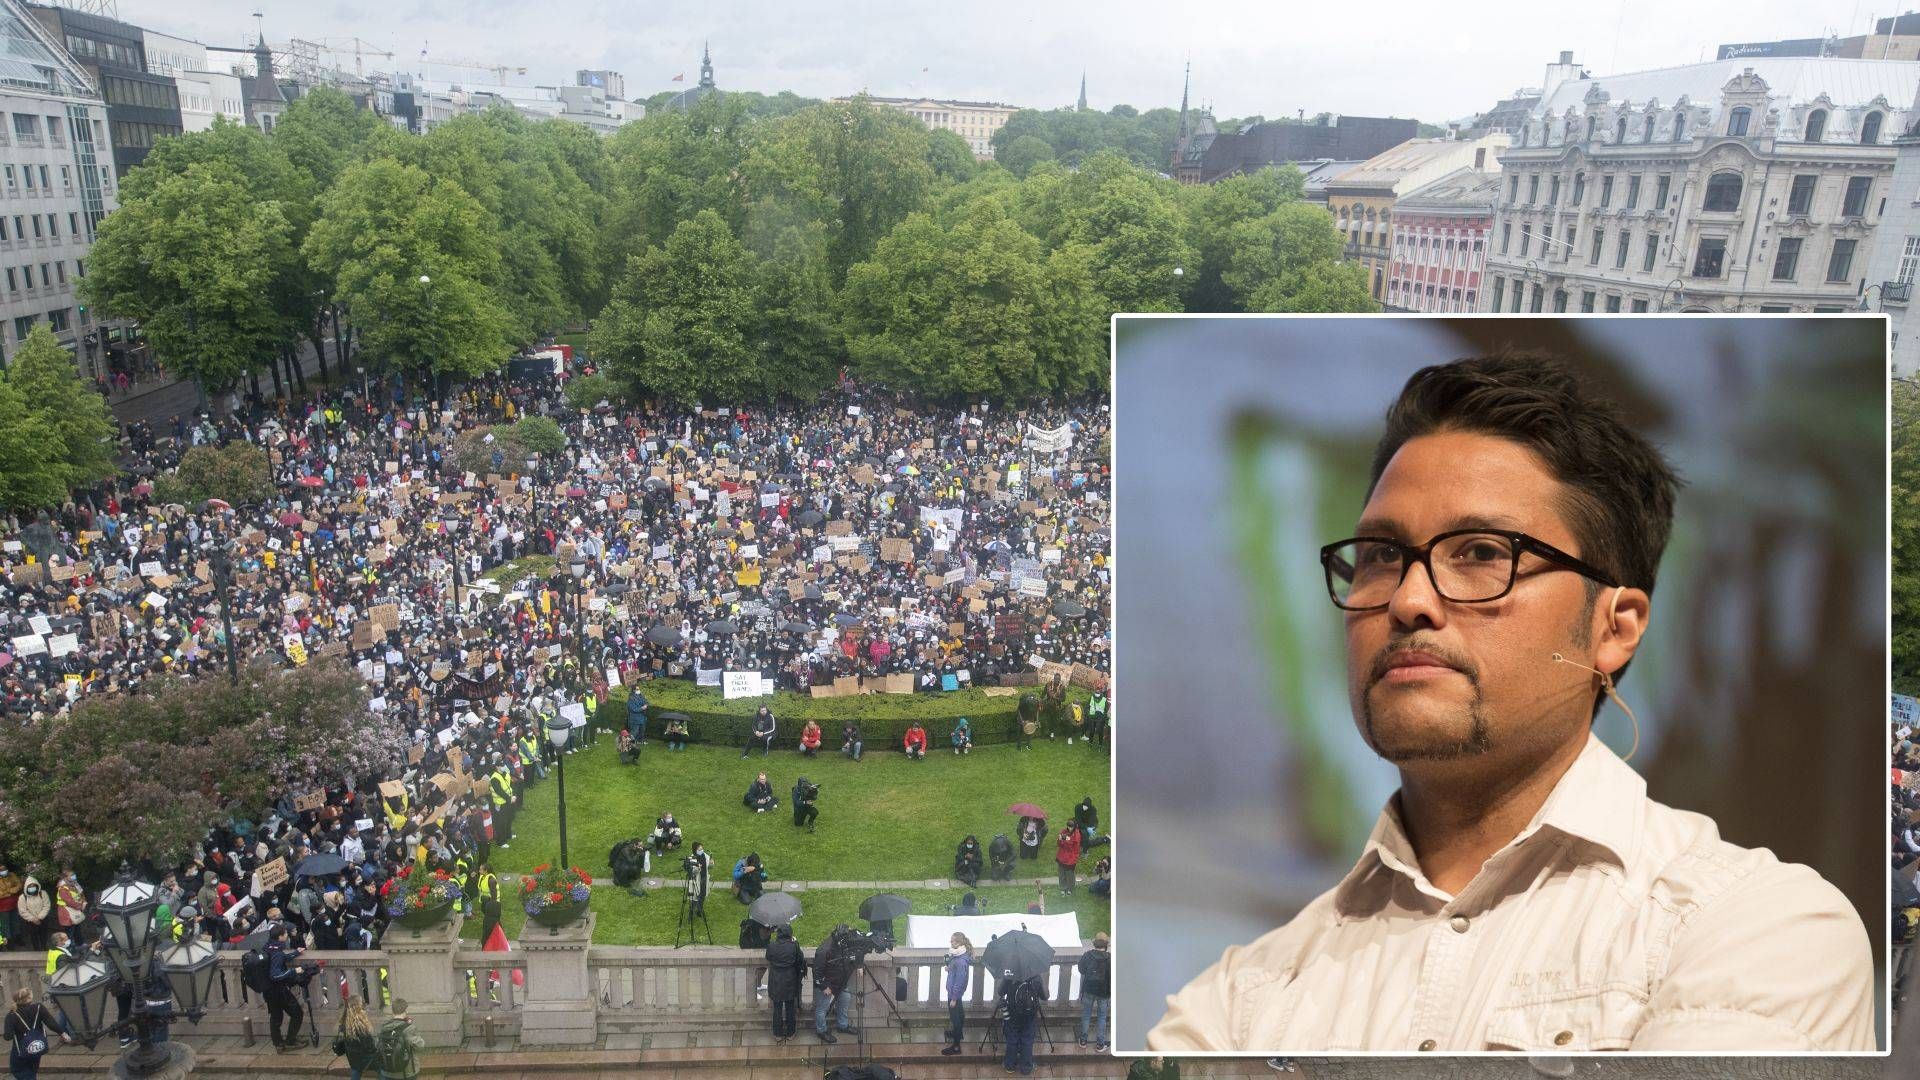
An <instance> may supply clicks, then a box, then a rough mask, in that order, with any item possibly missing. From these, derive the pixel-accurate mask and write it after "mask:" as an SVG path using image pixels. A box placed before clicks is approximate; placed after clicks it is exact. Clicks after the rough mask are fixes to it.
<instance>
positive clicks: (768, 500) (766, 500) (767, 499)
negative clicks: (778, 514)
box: [760, 491, 780, 507]
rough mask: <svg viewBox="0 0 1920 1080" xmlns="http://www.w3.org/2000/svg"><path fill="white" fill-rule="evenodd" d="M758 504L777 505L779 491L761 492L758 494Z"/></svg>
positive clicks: (778, 503) (778, 502)
mask: <svg viewBox="0 0 1920 1080" xmlns="http://www.w3.org/2000/svg"><path fill="white" fill-rule="evenodd" d="M760 505H761V506H767V507H772V506H779V505H780V493H779V492H776V491H768V492H763V493H762V494H761V496H760Z"/></svg>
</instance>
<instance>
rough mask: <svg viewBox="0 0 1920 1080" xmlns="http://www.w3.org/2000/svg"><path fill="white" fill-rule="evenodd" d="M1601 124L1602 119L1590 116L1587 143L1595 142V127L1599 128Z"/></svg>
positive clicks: (1588, 118)
mask: <svg viewBox="0 0 1920 1080" xmlns="http://www.w3.org/2000/svg"><path fill="white" fill-rule="evenodd" d="M1599 123H1600V118H1599V117H1597V116H1589V117H1587V141H1588V142H1592V141H1593V129H1594V127H1595V126H1597V125H1598V124H1599Z"/></svg>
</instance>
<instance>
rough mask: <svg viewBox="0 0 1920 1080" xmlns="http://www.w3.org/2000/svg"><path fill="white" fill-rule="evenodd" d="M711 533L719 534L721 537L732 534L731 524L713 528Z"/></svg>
mask: <svg viewBox="0 0 1920 1080" xmlns="http://www.w3.org/2000/svg"><path fill="white" fill-rule="evenodd" d="M713 535H715V536H721V537H726V536H733V535H734V531H733V526H731V525H722V526H720V527H719V528H717V529H715V530H713Z"/></svg>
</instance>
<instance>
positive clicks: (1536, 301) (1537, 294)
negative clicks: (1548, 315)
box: [1527, 285, 1547, 315]
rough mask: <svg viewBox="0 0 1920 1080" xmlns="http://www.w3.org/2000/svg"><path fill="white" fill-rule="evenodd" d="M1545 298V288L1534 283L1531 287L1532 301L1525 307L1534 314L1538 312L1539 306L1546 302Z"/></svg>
mask: <svg viewBox="0 0 1920 1080" xmlns="http://www.w3.org/2000/svg"><path fill="white" fill-rule="evenodd" d="M1546 299H1547V298H1546V290H1545V289H1542V288H1541V287H1540V286H1538V285H1535V286H1534V287H1533V303H1532V304H1531V305H1530V306H1529V307H1528V308H1527V310H1528V311H1531V312H1533V313H1534V314H1536V315H1537V314H1539V313H1540V308H1541V306H1542V305H1544V304H1545V303H1546Z"/></svg>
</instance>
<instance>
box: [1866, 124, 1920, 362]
mask: <svg viewBox="0 0 1920 1080" xmlns="http://www.w3.org/2000/svg"><path fill="white" fill-rule="evenodd" d="M1916 276H1920V88H1916V90H1915V105H1914V109H1913V111H1912V112H1911V113H1909V120H1908V124H1907V128H1906V130H1905V131H1904V132H1903V133H1902V134H1901V135H1900V137H1899V138H1897V139H1895V140H1894V163H1893V177H1892V178H1891V179H1890V180H1889V181H1888V182H1887V208H1886V212H1885V213H1883V214H1881V216H1880V225H1879V227H1878V228H1877V229H1875V230H1874V239H1873V254H1872V256H1871V257H1870V258H1869V259H1868V261H1867V285H1866V288H1865V289H1864V290H1862V292H1861V295H1860V300H1861V304H1860V306H1861V307H1863V308H1865V309H1866V310H1868V311H1884V312H1886V313H1887V314H1888V315H1890V316H1892V318H1893V361H1892V368H1893V374H1895V375H1897V376H1900V377H1902V378H1912V377H1913V376H1914V375H1916V374H1920V303H1915V302H1914V297H1913V285H1914V278H1915V277H1916Z"/></svg>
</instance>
